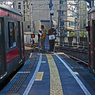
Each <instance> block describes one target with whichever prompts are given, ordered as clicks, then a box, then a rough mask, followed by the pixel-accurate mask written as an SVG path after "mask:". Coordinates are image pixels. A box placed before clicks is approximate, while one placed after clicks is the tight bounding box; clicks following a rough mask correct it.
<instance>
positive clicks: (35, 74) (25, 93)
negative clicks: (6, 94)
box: [23, 54, 42, 95]
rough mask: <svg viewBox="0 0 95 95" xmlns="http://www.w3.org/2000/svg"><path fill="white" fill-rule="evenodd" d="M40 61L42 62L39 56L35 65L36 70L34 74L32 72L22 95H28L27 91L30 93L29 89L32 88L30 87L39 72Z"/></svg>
mask: <svg viewBox="0 0 95 95" xmlns="http://www.w3.org/2000/svg"><path fill="white" fill-rule="evenodd" d="M41 60H42V54H40V58H39V62H38V64H37V67H36V69H35V72H34V74H33V76H32V78H31V80H30V82H29V84H28V85H27V87H26V89H25V91H24V93H23V95H28V93H29V91H30V89H31V87H32V85H33V83H34V81H35V78H36V76H37V73H38V71H39V68H40V65H41Z"/></svg>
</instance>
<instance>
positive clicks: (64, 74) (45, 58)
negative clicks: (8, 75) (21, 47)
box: [0, 53, 95, 95]
mask: <svg viewBox="0 0 95 95" xmlns="http://www.w3.org/2000/svg"><path fill="white" fill-rule="evenodd" d="M61 55H63V56H61ZM69 63H70V64H69ZM71 64H72V65H71ZM75 64H76V61H74V60H71V59H70V58H69V57H68V56H66V55H65V54H64V53H63V54H62V53H54V54H51V53H43V54H42V53H31V54H30V57H29V59H28V60H27V62H26V63H25V65H24V66H23V67H22V68H21V70H20V71H19V72H17V74H16V75H15V76H14V78H13V79H12V80H11V81H10V83H9V84H8V85H7V86H6V87H5V88H4V89H3V90H2V91H1V92H0V95H95V91H94V90H93V89H92V88H91V86H90V85H89V84H88V83H87V82H86V81H85V80H84V79H83V78H82V77H81V75H80V73H78V72H77V71H76V70H75V69H74V67H73V65H75ZM75 67H76V68H78V67H77V66H75ZM87 79H88V78H87ZM92 84H93V83H92Z"/></svg>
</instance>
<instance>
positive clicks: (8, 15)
mask: <svg viewBox="0 0 95 95" xmlns="http://www.w3.org/2000/svg"><path fill="white" fill-rule="evenodd" d="M0 15H2V16H7V17H11V18H15V19H19V20H20V17H19V16H17V15H14V14H12V13H8V12H5V11H2V10H0Z"/></svg>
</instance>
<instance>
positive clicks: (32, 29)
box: [30, 4, 34, 32]
mask: <svg viewBox="0 0 95 95" xmlns="http://www.w3.org/2000/svg"><path fill="white" fill-rule="evenodd" d="M30 6H31V13H30V15H31V16H30V19H31V32H33V31H34V28H33V4H31V5H30Z"/></svg>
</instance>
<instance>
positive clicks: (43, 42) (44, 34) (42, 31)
mask: <svg viewBox="0 0 95 95" xmlns="http://www.w3.org/2000/svg"><path fill="white" fill-rule="evenodd" d="M46 31H47V30H46V29H44V25H41V31H40V30H39V34H40V41H41V47H42V50H43V51H42V52H43V53H44V52H45V37H46Z"/></svg>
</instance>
